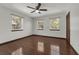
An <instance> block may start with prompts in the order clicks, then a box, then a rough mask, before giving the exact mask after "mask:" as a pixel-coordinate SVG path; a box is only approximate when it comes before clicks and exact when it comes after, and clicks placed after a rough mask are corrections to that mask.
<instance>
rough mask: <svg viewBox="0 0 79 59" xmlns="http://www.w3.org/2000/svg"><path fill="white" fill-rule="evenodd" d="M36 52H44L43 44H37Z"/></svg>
mask: <svg viewBox="0 0 79 59" xmlns="http://www.w3.org/2000/svg"><path fill="white" fill-rule="evenodd" d="M37 51H38V52H44V43H43V42H38V48H37Z"/></svg>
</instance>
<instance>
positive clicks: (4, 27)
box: [0, 6, 32, 43]
mask: <svg viewBox="0 0 79 59" xmlns="http://www.w3.org/2000/svg"><path fill="white" fill-rule="evenodd" d="M12 13H13V14H16V15H19V16H22V17H24V23H23V25H24V26H23V28H24V29H23V31H16V32H12V31H11V25H12V24H11V21H12V20H11V15H10V14H12ZM31 34H32V21H31V18H29V17H27V16H26V15H24V14H21V13H18V12H13V11H11V10H9V9H6V8H3V7H1V6H0V43H4V42H7V41H11V40H15V39H17V38H21V37H25V36H28V35H31Z"/></svg>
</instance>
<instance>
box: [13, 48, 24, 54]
mask: <svg viewBox="0 0 79 59" xmlns="http://www.w3.org/2000/svg"><path fill="white" fill-rule="evenodd" d="M12 55H23V51H22V48H18V49H17V50H15V51H13V52H12Z"/></svg>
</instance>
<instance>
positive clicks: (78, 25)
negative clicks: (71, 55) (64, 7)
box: [70, 6, 79, 54]
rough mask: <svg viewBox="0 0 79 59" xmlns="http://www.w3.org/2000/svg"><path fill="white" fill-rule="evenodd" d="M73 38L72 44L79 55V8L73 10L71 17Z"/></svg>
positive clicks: (71, 38) (71, 39)
mask: <svg viewBox="0 0 79 59" xmlns="http://www.w3.org/2000/svg"><path fill="white" fill-rule="evenodd" d="M70 26H71V37H70V43H71V45H72V46H73V47H74V49H75V50H76V51H77V52H78V54H79V7H78V6H77V7H72V8H71V16H70Z"/></svg>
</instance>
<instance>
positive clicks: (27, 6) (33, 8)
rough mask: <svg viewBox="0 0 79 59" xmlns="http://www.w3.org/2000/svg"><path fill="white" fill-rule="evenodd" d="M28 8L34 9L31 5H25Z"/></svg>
mask: <svg viewBox="0 0 79 59" xmlns="http://www.w3.org/2000/svg"><path fill="white" fill-rule="evenodd" d="M27 7H28V8H31V9H35V8H33V7H30V6H27Z"/></svg>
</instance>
